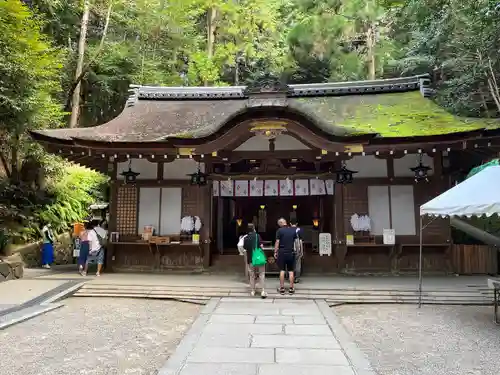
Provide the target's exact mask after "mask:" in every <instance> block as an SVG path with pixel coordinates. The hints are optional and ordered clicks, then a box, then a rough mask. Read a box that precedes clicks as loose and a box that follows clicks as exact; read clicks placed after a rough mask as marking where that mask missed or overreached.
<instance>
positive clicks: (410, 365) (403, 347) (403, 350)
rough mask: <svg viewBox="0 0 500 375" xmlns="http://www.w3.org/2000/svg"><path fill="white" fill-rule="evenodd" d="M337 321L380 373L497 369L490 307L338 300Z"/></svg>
mask: <svg viewBox="0 0 500 375" xmlns="http://www.w3.org/2000/svg"><path fill="white" fill-rule="evenodd" d="M334 311H335V312H336V313H337V314H338V315H339V317H340V319H341V321H342V323H343V324H344V326H345V327H346V329H347V330H348V331H349V333H350V334H351V335H352V336H353V338H354V340H355V341H356V343H357V344H358V345H359V347H360V348H361V349H362V350H363V352H365V354H366V355H367V356H368V358H369V360H370V361H371V363H372V365H373V367H374V368H375V370H376V371H377V372H378V373H379V374H380V375H410V374H411V375H416V374H418V375H436V374H439V375H472V374H473V375H498V374H499V373H500V370H499V368H498V358H500V327H497V326H495V324H494V323H493V321H492V319H493V308H492V307H477V306H435V307H432V306H423V307H422V308H421V309H417V308H416V307H415V306H405V305H379V306H367V305H364V306H361V305H358V306H340V307H336V308H334Z"/></svg>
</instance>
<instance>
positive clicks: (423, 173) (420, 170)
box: [410, 155, 432, 182]
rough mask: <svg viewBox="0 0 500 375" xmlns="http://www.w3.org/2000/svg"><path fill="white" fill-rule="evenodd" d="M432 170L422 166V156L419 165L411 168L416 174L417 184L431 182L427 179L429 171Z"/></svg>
mask: <svg viewBox="0 0 500 375" xmlns="http://www.w3.org/2000/svg"><path fill="white" fill-rule="evenodd" d="M431 169H432V168H431V167H429V166H427V165H423V164H422V155H420V159H419V162H418V165H417V166H416V167H413V168H410V170H411V171H412V172H413V173H414V174H415V182H420V181H424V180H425V181H427V182H429V179H428V178H427V177H428V176H429V171H430V170H431Z"/></svg>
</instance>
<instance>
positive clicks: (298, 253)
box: [290, 219, 304, 284]
mask: <svg viewBox="0 0 500 375" xmlns="http://www.w3.org/2000/svg"><path fill="white" fill-rule="evenodd" d="M290 226H291V227H292V228H294V229H295V233H296V234H297V237H296V238H295V243H294V252H295V283H296V284H298V283H299V282H300V276H301V273H302V259H303V257H304V243H303V241H302V235H301V231H300V228H299V226H298V222H297V219H290Z"/></svg>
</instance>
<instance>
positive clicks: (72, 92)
mask: <svg viewBox="0 0 500 375" xmlns="http://www.w3.org/2000/svg"><path fill="white" fill-rule="evenodd" d="M85 1H86V2H87V1H88V0H85ZM112 9H113V1H110V2H109V7H108V12H107V14H106V21H105V23H104V29H103V30H102V36H101V40H100V42H99V47H97V50H96V51H95V53H94V56H92V58H91V59H90V60H89V62H88V64H87V65H85V66H84V67H83V68H82V69H81V71H80V74H76V75H75V80H74V81H73V83H72V84H71V86H70V88H69V91H68V95H67V98H66V106H65V108H66V110H69V109H70V106H71V97H72V96H74V95H75V91H76V89H77V88H78V91H79V90H80V82H82V79H83V77H85V74H86V73H87V71H88V70H89V69H90V67H91V66H92V65H93V64H94V63H95V62H96V61H97V58H98V57H99V54H100V53H101V51H102V49H103V48H104V41H105V39H106V35H107V34H108V27H109V21H110V20H111V10H112ZM82 22H83V19H82ZM87 23H88V17H87ZM82 25H83V24H82ZM80 37H81V34H80ZM84 42H85V41H84ZM84 49H85V43H84ZM84 52H85V51H84ZM82 62H83V61H82ZM82 66H83V64H82ZM77 70H78V67H77Z"/></svg>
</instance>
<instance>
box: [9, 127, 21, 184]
mask: <svg viewBox="0 0 500 375" xmlns="http://www.w3.org/2000/svg"><path fill="white" fill-rule="evenodd" d="M19 140H20V137H19V135H18V134H16V135H14V139H13V141H14V142H13V145H12V149H11V155H10V180H11V181H12V182H13V183H18V182H19V153H18V151H17V150H18V149H19Z"/></svg>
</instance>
